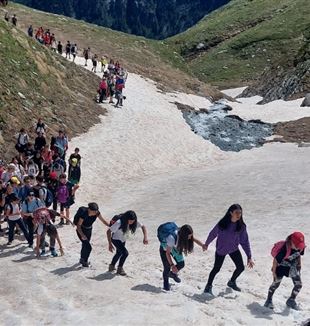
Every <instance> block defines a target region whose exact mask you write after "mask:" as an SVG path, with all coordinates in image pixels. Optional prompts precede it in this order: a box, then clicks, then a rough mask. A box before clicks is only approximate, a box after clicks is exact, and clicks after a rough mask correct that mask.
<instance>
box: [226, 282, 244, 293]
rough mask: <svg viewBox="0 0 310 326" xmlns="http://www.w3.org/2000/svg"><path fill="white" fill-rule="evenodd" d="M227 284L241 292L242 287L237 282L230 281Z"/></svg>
mask: <svg viewBox="0 0 310 326" xmlns="http://www.w3.org/2000/svg"><path fill="white" fill-rule="evenodd" d="M227 286H228V287H230V288H232V289H233V290H235V291H238V292H241V289H240V288H239V287H238V286H237V284H236V282H233V281H228V283H227Z"/></svg>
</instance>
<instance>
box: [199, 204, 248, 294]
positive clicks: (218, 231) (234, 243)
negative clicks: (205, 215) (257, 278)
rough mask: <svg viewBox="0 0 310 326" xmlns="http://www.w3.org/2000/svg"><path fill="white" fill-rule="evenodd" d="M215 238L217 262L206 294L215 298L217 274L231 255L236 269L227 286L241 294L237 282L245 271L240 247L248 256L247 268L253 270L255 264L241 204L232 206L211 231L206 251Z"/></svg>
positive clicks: (205, 291)
mask: <svg viewBox="0 0 310 326" xmlns="http://www.w3.org/2000/svg"><path fill="white" fill-rule="evenodd" d="M215 238H217V241H216V252H215V262H214V267H213V269H212V271H211V272H210V275H209V279H208V283H207V285H206V287H205V290H204V293H208V294H210V295H212V296H213V293H212V284H213V280H214V278H215V276H216V274H217V273H218V272H219V271H220V270H221V267H222V265H223V263H224V260H225V257H226V255H229V256H230V258H231V259H232V261H233V262H234V264H235V265H236V269H235V271H234V273H233V275H232V277H231V279H230V280H229V281H228V283H227V286H228V287H230V288H232V289H233V290H235V291H239V292H240V291H241V289H240V288H239V287H238V286H237V284H236V280H237V278H238V277H239V276H240V274H241V273H242V272H243V271H244V263H243V259H242V255H241V252H240V250H239V245H241V247H242V249H243V250H244V252H245V253H246V255H247V258H248V261H247V266H248V267H249V268H253V267H254V262H253V260H252V253H251V247H250V242H249V237H248V233H247V229H246V224H245V223H244V221H243V216H242V207H241V206H240V205H239V204H234V205H231V206H230V207H229V209H228V210H227V212H226V214H225V216H224V217H223V218H222V219H221V220H220V221H219V222H218V223H217V224H216V225H215V227H214V228H213V229H212V230H211V232H210V233H209V236H208V238H207V241H206V243H205V250H207V249H208V246H209V245H210V243H211V242H212V241H213V240H214V239H215Z"/></svg>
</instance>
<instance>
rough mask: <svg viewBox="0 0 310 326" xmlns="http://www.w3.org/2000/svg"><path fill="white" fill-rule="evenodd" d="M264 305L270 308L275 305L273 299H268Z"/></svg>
mask: <svg viewBox="0 0 310 326" xmlns="http://www.w3.org/2000/svg"><path fill="white" fill-rule="evenodd" d="M264 307H266V308H269V309H273V308H274V306H273V303H272V299H267V300H266V302H265V304H264Z"/></svg>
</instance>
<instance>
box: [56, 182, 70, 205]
mask: <svg viewBox="0 0 310 326" xmlns="http://www.w3.org/2000/svg"><path fill="white" fill-rule="evenodd" d="M69 196H70V193H69V190H68V187H67V184H62V185H60V186H59V187H58V189H57V200H58V202H59V203H62V204H64V203H66V202H67V200H68V198H69Z"/></svg>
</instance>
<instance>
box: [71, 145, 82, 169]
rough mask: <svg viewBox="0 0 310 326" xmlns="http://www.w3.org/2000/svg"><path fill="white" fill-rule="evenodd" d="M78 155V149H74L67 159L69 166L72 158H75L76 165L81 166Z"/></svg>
mask: <svg viewBox="0 0 310 326" xmlns="http://www.w3.org/2000/svg"><path fill="white" fill-rule="evenodd" d="M79 153H80V149H79V148H78V147H76V148H75V149H74V153H72V154H71V155H70V157H69V165H70V164H72V160H73V159H74V158H76V159H77V165H79V166H80V165H81V158H82V157H81V155H80V154H79Z"/></svg>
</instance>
